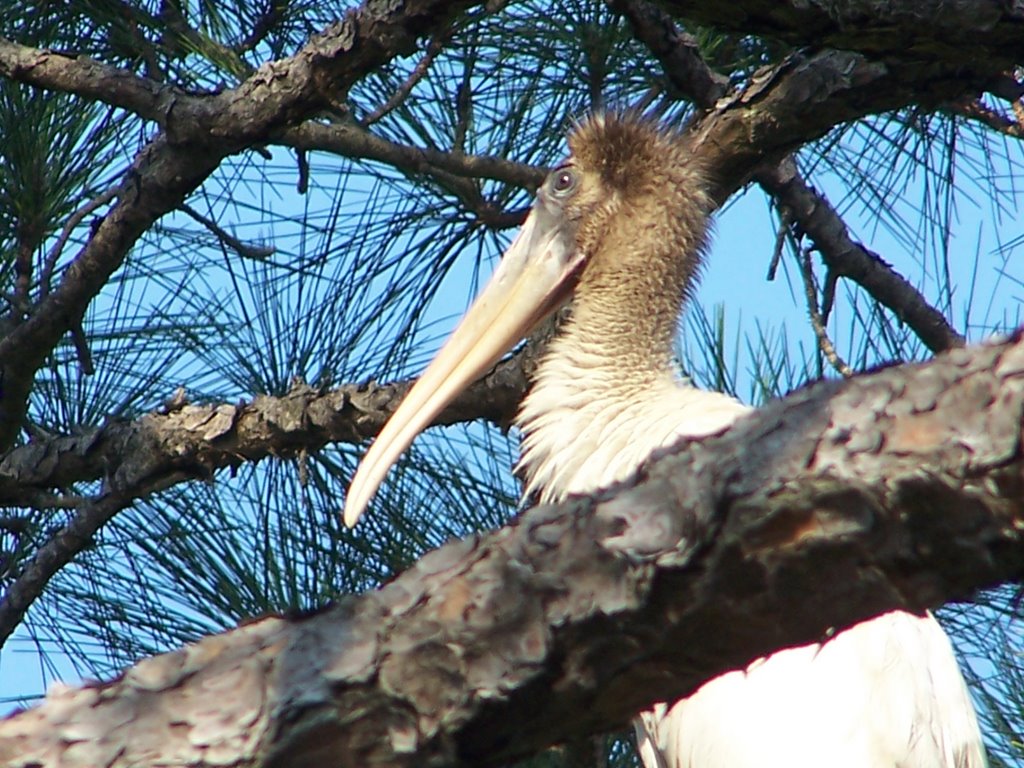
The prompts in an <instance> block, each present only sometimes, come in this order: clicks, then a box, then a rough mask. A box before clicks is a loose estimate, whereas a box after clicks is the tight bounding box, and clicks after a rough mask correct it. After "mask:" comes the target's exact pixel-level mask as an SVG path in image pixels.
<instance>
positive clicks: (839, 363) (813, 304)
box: [796, 250, 853, 378]
mask: <svg viewBox="0 0 1024 768" xmlns="http://www.w3.org/2000/svg"><path fill="white" fill-rule="evenodd" d="M796 258H797V262H799V268H800V276H801V277H802V278H803V282H804V297H805V298H806V299H807V314H808V316H809V317H810V320H811V328H813V329H814V335H815V337H817V339H818V348H819V349H820V350H821V352H822V354H823V355H825V359H826V360H828V362H829V365H831V366H832V367H833V368H835V369H836V371H838V372H839V373H840V374H841V375H842V376H845V377H846V378H850V377H851V376H853V369H852V368H850V366H848V365H847V364H846V362H845V361H844V360H843V358H841V357H840V356H839V353H838V352H836V348H835V346H834V345H833V344H832V339H830V338H829V337H828V329H827V328H825V320H824V319H823V318H822V316H821V312H820V311H818V289H817V286H816V285H815V284H814V267H813V266H812V265H811V254H810V251H809V250H804V251H802V252H799V253H797V257H796Z"/></svg>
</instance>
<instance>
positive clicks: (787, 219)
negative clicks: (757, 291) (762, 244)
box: [767, 205, 793, 282]
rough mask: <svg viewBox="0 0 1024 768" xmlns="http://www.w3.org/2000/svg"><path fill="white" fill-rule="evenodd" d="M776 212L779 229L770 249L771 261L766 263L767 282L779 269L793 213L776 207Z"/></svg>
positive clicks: (784, 208) (780, 206)
mask: <svg viewBox="0 0 1024 768" xmlns="http://www.w3.org/2000/svg"><path fill="white" fill-rule="evenodd" d="M776 210H778V212H779V228H778V230H776V232H775V247H774V248H772V260H771V261H770V262H768V275H767V279H768V282H771V281H773V280H774V279H775V273H776V272H777V271H778V269H779V263H780V262H781V261H782V249H783V248H784V247H785V245H786V235H787V234H789V229H790V227H791V226H793V212H792V211H790V210H789V209H788V208H786V207H785V206H782V205H779V206H776Z"/></svg>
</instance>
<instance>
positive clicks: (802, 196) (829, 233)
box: [616, 0, 964, 375]
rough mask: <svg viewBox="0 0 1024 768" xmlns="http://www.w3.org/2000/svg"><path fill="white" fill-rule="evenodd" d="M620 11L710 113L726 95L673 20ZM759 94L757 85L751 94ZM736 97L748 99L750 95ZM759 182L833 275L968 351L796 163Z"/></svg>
mask: <svg viewBox="0 0 1024 768" xmlns="http://www.w3.org/2000/svg"><path fill="white" fill-rule="evenodd" d="M616 6H617V7H619V8H620V9H621V10H623V12H625V13H627V14H628V15H629V17H630V19H631V21H632V22H633V28H634V33H635V34H636V36H637V39H638V40H640V41H641V42H643V43H644V44H645V45H647V47H648V48H650V50H651V52H652V53H653V54H654V55H655V57H656V58H657V59H658V60H659V61H660V62H661V65H662V67H663V68H664V70H665V73H666V75H667V76H668V77H669V79H670V80H671V82H672V84H673V85H674V86H675V87H676V88H677V89H678V90H679V91H681V92H682V93H684V94H690V95H692V96H693V98H695V99H696V100H697V103H698V104H699V105H700V106H701V107H703V108H705V109H707V108H709V107H710V106H711V103H712V99H714V100H717V99H718V98H721V96H722V94H721V93H718V92H717V91H714V90H709V85H708V84H709V82H710V78H711V74H710V70H709V69H707V68H706V65H705V66H702V64H703V62H702V61H701V60H700V57H699V54H698V53H697V52H696V51H695V50H694V48H693V46H692V45H690V44H689V43H688V42H686V41H685V40H680V39H678V31H677V30H676V28H675V25H674V23H673V22H672V20H671V18H669V17H667V16H665V15H664V14H663V13H662V12H661V11H659V10H658V9H653V8H650V7H649V6H647V5H646V4H645V3H643V2H641V1H640V0H631V1H630V2H618V3H616ZM634 19H635V20H634ZM780 69H781V68H780ZM772 76H773V73H772V72H770V71H769V72H766V73H764V74H763V75H762V77H765V78H771V77H772ZM782 87H785V86H782ZM754 89H756V85H755V86H754V88H752V89H750V90H754ZM737 98H738V99H744V98H746V95H745V94H744V95H740V96H738V97H737ZM754 177H755V179H756V180H757V181H758V182H759V183H760V185H761V186H762V188H764V190H765V191H766V192H768V193H769V194H770V195H772V196H773V197H774V198H775V199H776V201H777V202H778V203H779V205H780V206H781V207H782V208H784V209H785V210H787V211H789V212H790V215H791V216H793V217H794V219H795V221H796V223H797V224H798V225H799V226H800V228H801V229H802V230H803V231H804V232H805V233H807V235H808V236H810V238H811V239H812V240H813V241H814V243H815V247H816V248H817V249H818V250H819V251H820V252H821V254H822V258H823V259H824V260H825V263H826V264H827V265H828V268H829V270H830V273H831V274H833V275H841V276H843V277H847V278H849V279H851V280H853V281H854V282H856V283H857V284H858V285H860V286H861V287H862V288H864V290H866V291H867V292H868V293H869V294H870V295H871V296H872V297H873V298H874V299H876V300H877V301H879V302H881V303H882V304H884V305H885V306H887V307H888V308H889V309H891V310H892V311H893V312H894V313H895V314H896V316H897V317H899V318H900V319H901V320H903V321H904V322H906V323H907V324H908V325H909V326H910V327H911V328H912V329H913V330H914V332H915V333H917V335H918V336H919V337H920V338H921V340H922V341H924V343H925V344H926V345H927V346H928V348H929V349H931V350H932V351H933V352H939V351H942V350H945V349H949V348H950V347H954V346H963V344H964V337H963V336H961V335H960V334H959V333H957V331H956V330H954V329H953V327H952V326H951V325H950V324H949V322H948V321H947V320H946V318H945V317H943V315H942V313H941V312H939V311H938V310H937V309H935V308H934V307H933V306H931V305H930V304H929V303H928V302H927V300H926V299H925V298H924V296H922V295H921V293H920V292H919V291H918V290H917V289H915V288H914V287H913V286H912V285H911V284H910V283H908V282H907V281H906V280H905V279H904V278H903V277H902V276H901V275H900V274H899V273H897V272H896V271H895V270H894V269H892V268H891V267H890V266H889V265H888V264H886V263H885V262H883V261H882V260H881V259H880V258H879V257H878V256H877V255H875V254H874V253H871V252H869V251H868V250H867V249H866V248H864V247H863V246H861V245H859V244H857V243H854V242H853V241H852V240H851V239H850V236H849V233H848V230H847V227H846V223H845V222H844V221H843V220H842V217H840V216H839V214H838V213H837V212H836V210H835V209H834V208H833V207H832V206H831V205H830V204H829V202H828V201H827V200H826V199H825V198H824V196H823V195H821V194H819V193H818V192H817V191H816V190H814V189H813V188H811V187H810V186H808V185H807V184H806V183H805V182H804V181H803V179H802V178H801V177H800V176H799V173H798V172H797V168H796V163H795V162H794V161H793V160H792V158H787V159H786V160H784V161H783V162H781V163H779V165H778V166H776V167H774V168H769V167H764V166H762V168H761V169H760V170H758V171H756V172H755V174H754ZM770 271H774V270H770ZM811 322H812V326H813V327H814V331H815V334H816V336H817V337H818V339H819V342H820V343H821V344H822V345H823V348H826V347H827V349H828V350H831V352H828V351H826V354H827V355H828V356H829V359H830V360H833V365H836V363H837V362H841V361H839V359H838V356H837V355H836V354H835V350H834V349H832V345H831V342H829V341H828V338H827V335H825V333H824V327H823V326H822V325H821V323H820V322H817V321H816V319H815V317H814V315H813V307H812V317H811ZM844 368H845V369H846V370H847V371H848V370H849V368H848V367H847V366H846V364H845V363H841V365H837V369H838V370H840V371H841V372H842V370H843V369H844ZM843 375H847V374H846V373H844V374H843Z"/></svg>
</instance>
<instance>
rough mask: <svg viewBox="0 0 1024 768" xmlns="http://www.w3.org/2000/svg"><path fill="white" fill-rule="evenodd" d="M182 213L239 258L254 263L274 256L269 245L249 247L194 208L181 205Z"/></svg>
mask: <svg viewBox="0 0 1024 768" xmlns="http://www.w3.org/2000/svg"><path fill="white" fill-rule="evenodd" d="M179 210H181V211H182V212H183V213H186V214H188V215H189V216H191V217H192V218H193V219H195V220H196V221H198V222H199V223H200V224H202V225H203V226H204V227H206V228H207V229H208V230H210V232H212V233H213V235H214V236H215V237H216V238H217V239H218V240H220V241H221V242H222V243H224V245H226V246H228V247H229V248H230V249H231V250H233V251H235V253H237V254H238V255H239V256H241V257H242V258H244V259H253V260H254V261H266V260H267V259H269V258H270V257H271V256H273V255H274V251H275V248H274V247H273V246H269V245H249V244H248V243H245V242H242V241H241V240H239V239H238V238H237V237H235V236H234V235H232V234H231V233H230V232H228V231H226V230H225V229H224V228H223V227H221V226H220V225H219V224H218V223H217V222H215V221H214V220H213V219H211V218H209V217H207V216H203V214H201V213H199V211H197V210H196V209H195V208H193V207H192V206H190V205H185V204H182V205H181V207H180V208H179Z"/></svg>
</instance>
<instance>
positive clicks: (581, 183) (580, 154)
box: [344, 113, 710, 526]
mask: <svg viewBox="0 0 1024 768" xmlns="http://www.w3.org/2000/svg"><path fill="white" fill-rule="evenodd" d="M569 148H570V150H571V152H570V155H569V157H568V158H567V159H566V160H565V161H564V162H562V163H561V164H560V165H558V166H557V167H556V168H555V169H554V170H552V171H551V172H550V173H549V174H548V176H547V178H546V179H545V181H544V183H543V184H542V185H541V187H540V188H539V189H538V191H537V197H536V200H535V202H534V204H533V207H532V209H531V210H530V214H529V215H528V216H527V218H526V221H525V222H524V223H523V225H522V227H521V228H520V230H519V233H518V234H517V236H516V238H515V239H514V240H513V242H512V244H511V245H510V246H509V248H508V250H507V251H506V252H505V254H504V256H503V257H502V259H501V262H500V263H499V265H498V267H497V269H496V270H495V272H494V275H493V276H492V277H491V279H490V281H489V282H488V284H487V285H486V286H485V287H484V289H483V291H482V292H481V293H480V295H479V296H478V297H477V299H476V301H475V302H474V303H473V305H472V306H471V307H470V309H469V310H468V311H467V313H466V315H465V317H464V318H463V319H462V322H461V323H460V324H459V326H458V327H457V328H456V329H455V331H454V332H453V333H452V335H451V337H450V338H449V339H448V341H447V342H446V343H445V345H444V346H443V347H442V348H441V350H440V351H439V352H438V354H437V356H436V357H435V358H434V360H433V362H431V364H430V365H429V366H428V368H427V370H426V371H425V372H424V373H423V375H422V376H421V377H420V379H419V380H418V381H417V382H416V384H415V385H414V386H413V388H412V389H411V390H410V391H409V394H408V395H407V396H406V398H405V400H404V401H403V402H402V404H401V405H400V406H399V408H398V409H397V410H396V411H395V413H394V415H393V416H392V417H391V419H390V420H389V421H388V423H387V424H386V425H385V426H384V428H383V429H382V430H381V432H380V435H379V436H378V437H377V439H376V441H375V442H374V443H373V445H372V446H371V447H370V449H369V451H367V453H366V456H365V457H364V458H363V461H362V463H361V464H360V466H359V468H358V470H357V471H356V474H355V477H354V478H353V480H352V484H351V486H350V487H349V492H348V495H347V497H346V500H345V512H344V519H345V523H346V524H347V525H349V526H353V525H355V523H356V522H357V521H358V520H359V517H360V515H361V514H362V513H363V511H364V509H365V508H366V506H367V504H368V503H369V501H370V499H371V498H372V496H373V494H374V493H375V492H376V490H377V488H378V487H379V485H380V483H381V482H382V481H383V479H384V476H385V475H386V474H387V471H388V469H389V468H390V467H391V465H392V464H393V463H394V462H395V461H396V460H397V459H398V457H399V456H400V455H401V453H402V452H403V451H404V450H405V449H406V448H408V446H409V445H410V444H411V443H412V441H413V439H414V438H415V437H416V435H417V434H419V432H420V431H422V430H423V429H424V428H425V427H426V426H427V425H428V424H430V422H431V421H433V419H434V418H435V417H436V416H437V415H438V414H439V413H440V412H441V410H443V409H444V407H445V406H446V405H448V403H450V402H451V401H452V400H453V399H454V398H455V397H456V396H457V395H458V394H459V393H460V392H461V391H462V390H463V389H465V388H466V387H468V386H469V385H470V384H472V383H473V382H474V381H475V380H476V379H477V378H479V377H480V376H481V375H483V374H484V373H486V372H487V371H488V370H489V369H490V368H491V366H493V365H494V364H495V363H496V362H497V361H498V360H499V359H500V358H501V356H502V355H504V354H505V353H506V352H508V351H509V350H510V349H511V348H512V347H514V346H515V344H516V343H517V342H518V341H519V340H521V339H522V338H524V337H525V336H527V335H528V334H529V333H530V331H531V330H532V329H533V328H534V327H535V326H536V325H537V324H538V323H539V322H540V321H541V320H543V319H544V318H545V317H547V316H548V315H549V314H551V313H552V312H553V311H554V310H555V309H557V308H558V307H559V306H561V305H562V304H563V303H565V301H566V300H567V299H569V298H570V297H571V296H572V295H573V292H574V291H575V290H577V289H578V290H584V287H585V286H586V287H588V288H589V289H590V290H591V291H593V292H596V293H601V292H614V291H621V290H622V288H623V286H624V285H627V286H628V285H630V284H636V283H637V281H640V283H642V282H643V281H644V280H645V276H646V275H647V274H651V275H653V274H654V272H652V271H651V270H648V269H647V267H648V264H649V261H650V259H652V258H662V259H664V260H669V261H670V262H671V264H672V265H673V269H676V270H678V271H679V276H680V280H679V284H680V285H686V284H687V283H688V282H689V277H690V276H692V273H693V272H694V270H695V269H696V266H697V263H698V260H699V252H700V247H701V244H702V243H703V237H704V228H705V221H706V217H707V211H708V209H709V207H710V206H709V204H708V200H707V198H706V196H705V195H704V193H703V191H702V190H703V188H704V186H705V185H704V184H703V183H702V181H703V177H702V176H701V174H700V172H699V170H698V169H697V168H695V167H694V164H693V162H692V159H691V158H690V155H689V152H688V151H686V150H685V148H684V147H683V146H682V145H681V142H680V140H679V137H678V136H677V134H675V133H674V132H671V131H667V130H665V129H662V128H660V127H659V126H658V125H657V123H655V122H654V121H652V120H649V119H646V118H641V117H637V116H631V115H620V114H614V113H610V114H604V115H595V116H592V117H590V118H588V119H587V120H585V121H583V122H582V123H581V124H579V125H578V126H577V127H576V128H575V129H574V130H573V132H572V133H571V135H570V137H569ZM660 272H663V270H661V271H660ZM647 279H649V280H661V279H662V278H661V277H657V278H655V277H650V278H647ZM657 288H659V289H660V286H657ZM674 301H675V304H676V305H677V304H678V299H675V300H674ZM677 308H678V307H677ZM671 321H672V322H673V323H674V322H675V318H674V317H672V320H671Z"/></svg>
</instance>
